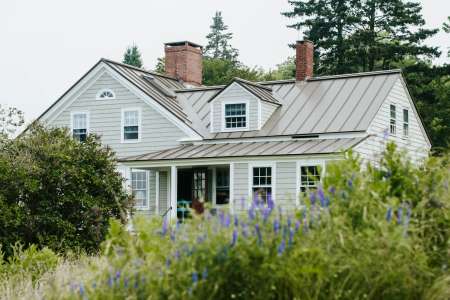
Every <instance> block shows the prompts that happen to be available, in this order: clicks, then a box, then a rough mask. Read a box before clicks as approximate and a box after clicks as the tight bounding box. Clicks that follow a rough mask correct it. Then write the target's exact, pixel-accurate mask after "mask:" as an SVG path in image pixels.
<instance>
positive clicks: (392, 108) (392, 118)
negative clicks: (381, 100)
mask: <svg viewBox="0 0 450 300" xmlns="http://www.w3.org/2000/svg"><path fill="white" fill-rule="evenodd" d="M396 120H397V112H396V107H395V105H394V104H391V106H390V123H389V132H390V133H391V134H392V135H395V134H396V132H397V123H396Z"/></svg>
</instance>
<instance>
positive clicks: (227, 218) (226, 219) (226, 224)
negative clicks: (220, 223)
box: [224, 214, 231, 228]
mask: <svg viewBox="0 0 450 300" xmlns="http://www.w3.org/2000/svg"><path fill="white" fill-rule="evenodd" d="M230 223H231V218H230V215H228V214H227V215H226V217H225V223H224V225H225V227H227V228H228V227H230Z"/></svg>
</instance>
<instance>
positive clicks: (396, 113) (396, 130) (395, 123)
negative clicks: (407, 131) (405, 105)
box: [389, 103, 398, 136]
mask: <svg viewBox="0 0 450 300" xmlns="http://www.w3.org/2000/svg"><path fill="white" fill-rule="evenodd" d="M391 106H394V107H395V119H393V118H392V116H391ZM397 116H398V109H397V104H395V103H389V135H392V136H396V135H397V133H398V126H397ZM392 120H394V127H395V131H394V133H392V132H391V121H392Z"/></svg>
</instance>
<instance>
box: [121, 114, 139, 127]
mask: <svg viewBox="0 0 450 300" xmlns="http://www.w3.org/2000/svg"><path fill="white" fill-rule="evenodd" d="M123 115H124V126H138V125H139V112H138V111H126V112H124V114H123Z"/></svg>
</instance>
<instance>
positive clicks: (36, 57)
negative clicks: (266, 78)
mask: <svg viewBox="0 0 450 300" xmlns="http://www.w3.org/2000/svg"><path fill="white" fill-rule="evenodd" d="M421 1H422V2H423V6H424V9H423V13H424V16H425V19H426V21H427V26H433V27H436V26H438V27H441V24H442V23H443V22H444V21H445V19H446V17H447V15H449V14H450V1H448V0H421ZM287 9H289V5H288V4H287V0H189V1H186V0H126V1H125V0H122V1H118V0H89V1H88V0H70V1H69V0H39V1H36V0H1V2H0V43H1V44H0V104H6V105H10V106H15V107H17V108H19V109H21V110H23V111H24V112H25V116H26V119H27V121H30V120H32V119H34V118H36V117H37V116H39V115H40V114H41V113H42V112H43V111H44V110H45V109H46V108H48V107H49V106H50V105H51V103H53V102H54V101H55V100H56V99H57V98H58V97H59V96H60V95H61V94H62V93H64V92H65V91H66V90H67V89H68V88H69V87H70V86H71V85H72V84H73V83H74V82H75V81H76V80H77V79H79V78H80V77H81V76H82V75H83V74H84V73H85V72H86V71H87V70H88V69H89V68H90V67H91V66H93V65H94V64H95V63H96V62H97V61H98V60H99V59H100V58H101V57H105V58H110V59H113V60H117V61H120V60H121V59H122V55H123V52H124V50H125V48H126V47H127V45H130V44H132V43H136V44H137V45H138V46H139V48H140V50H141V53H142V56H143V60H144V65H145V67H146V68H150V69H153V67H154V65H155V62H156V58H157V57H161V56H163V54H164V49H163V43H164V42H172V41H178V40H190V41H192V42H195V43H199V44H203V45H204V44H205V43H206V41H205V35H206V34H207V33H208V32H209V25H210V24H211V18H212V16H213V15H214V13H215V11H217V10H219V11H222V12H223V16H224V20H225V23H226V24H227V25H228V26H229V28H230V30H231V31H232V32H233V33H234V39H233V43H232V44H233V46H234V47H235V48H238V49H239V51H240V60H241V61H242V62H244V63H245V64H247V65H250V66H254V65H258V66H262V67H264V68H266V69H268V68H273V67H274V66H275V65H276V64H278V63H280V62H282V61H283V60H284V59H285V58H286V57H288V56H289V55H293V54H294V53H293V50H291V49H289V48H288V46H287V44H288V43H291V42H293V41H295V40H296V39H297V38H298V33H297V32H296V31H294V30H292V29H287V28H286V26H285V25H286V24H288V23H289V20H288V19H287V18H285V17H283V16H281V15H280V12H281V11H285V10H287ZM428 44H430V45H435V46H440V47H443V49H444V48H445V49H447V48H449V47H450V37H449V36H448V35H445V34H444V33H440V34H439V35H437V36H436V37H434V38H432V39H430V40H429V42H428ZM437 62H439V63H443V62H449V59H447V58H446V57H444V56H442V57H441V58H440V59H439V60H438V61H437Z"/></svg>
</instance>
